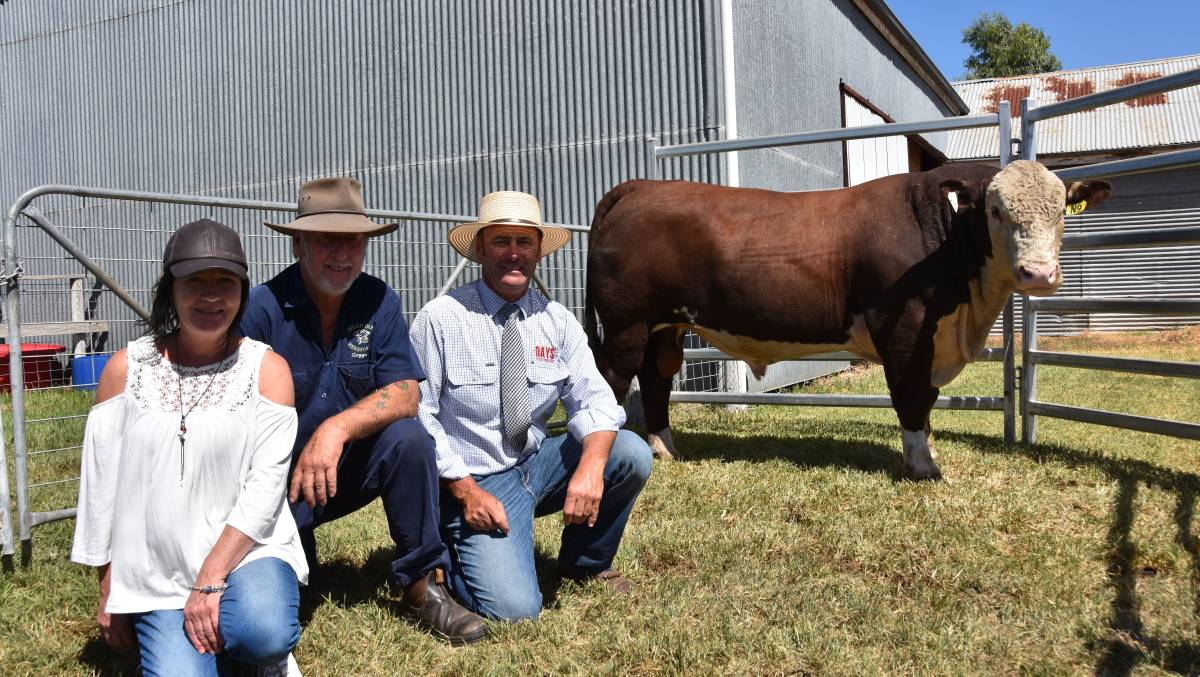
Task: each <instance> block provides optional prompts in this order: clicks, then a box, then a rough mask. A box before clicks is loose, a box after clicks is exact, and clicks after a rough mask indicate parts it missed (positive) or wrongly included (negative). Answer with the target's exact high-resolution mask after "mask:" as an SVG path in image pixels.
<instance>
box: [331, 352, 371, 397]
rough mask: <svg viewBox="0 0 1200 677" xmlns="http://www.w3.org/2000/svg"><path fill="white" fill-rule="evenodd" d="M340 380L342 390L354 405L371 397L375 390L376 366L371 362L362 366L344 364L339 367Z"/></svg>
mask: <svg viewBox="0 0 1200 677" xmlns="http://www.w3.org/2000/svg"><path fill="white" fill-rule="evenodd" d="M338 378H339V379H341V382H342V390H343V392H345V393H346V398H347V400H349V401H348V402H347V405H350V404H353V403H355V402H357V401H359V400H361V399H362V398H364V397H366V396H367V395H370V394H371V392H373V391H374V390H375V389H376V388H375V365H374V364H372V363H369V362H365V363H360V364H343V365H339V366H338Z"/></svg>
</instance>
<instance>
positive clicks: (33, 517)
mask: <svg viewBox="0 0 1200 677" xmlns="http://www.w3.org/2000/svg"><path fill="white" fill-rule="evenodd" d="M75 510H76V509H75V508H63V509H62V510H50V511H47V512H34V513H30V514H29V526H31V527H36V526H41V525H43V524H46V523H48V522H57V521H59V520H65V519H71V518H72V517H74V516H75Z"/></svg>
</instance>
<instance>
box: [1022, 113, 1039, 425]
mask: <svg viewBox="0 0 1200 677" xmlns="http://www.w3.org/2000/svg"><path fill="white" fill-rule="evenodd" d="M1032 108H1033V105H1032V102H1031V101H1030V99H1029V97H1025V98H1024V99H1021V153H1020V158H1021V159H1022V160H1036V159H1037V147H1036V145H1035V144H1036V140H1037V136H1036V134H1035V130H1036V124H1037V123H1036V122H1035V121H1033V120H1030V119H1029V112H1030V110H1032ZM1032 350H1037V312H1036V311H1033V310H1030V308H1029V296H1028V295H1025V294H1022V295H1021V370H1022V373H1021V441H1022V442H1024V443H1025V444H1033V443H1034V442H1036V441H1037V418H1036V417H1035V416H1034V415H1033V413H1032V412H1030V411H1029V402H1030V400H1032V399H1034V398H1035V397H1037V365H1035V364H1034V363H1033V360H1031V359H1030V356H1029V353H1030V351H1032Z"/></svg>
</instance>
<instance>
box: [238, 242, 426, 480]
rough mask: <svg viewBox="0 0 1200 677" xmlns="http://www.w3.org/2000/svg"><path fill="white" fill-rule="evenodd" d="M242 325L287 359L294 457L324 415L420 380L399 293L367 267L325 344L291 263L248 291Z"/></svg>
mask: <svg viewBox="0 0 1200 677" xmlns="http://www.w3.org/2000/svg"><path fill="white" fill-rule="evenodd" d="M241 329H242V333H243V334H245V335H246V336H248V337H250V338H252V339H257V340H259V341H262V342H264V343H267V344H269V345H270V346H271V348H272V349H273V350H274V351H275V352H276V353H278V354H279V355H281V356H283V358H284V359H285V360H287V362H288V365H290V366H291V370H292V384H293V386H294V387H295V389H296V412H297V414H298V415H299V419H300V420H299V426H298V429H297V434H296V445H295V447H294V448H293V450H292V455H293V457H294V456H295V455H296V454H297V453H299V451H300V450H301V449H303V448H304V445H305V444H307V443H308V439H309V438H310V437H311V436H312V434H313V431H315V430H316V429H317V426H319V425H321V423H323V422H324V421H325V419H327V418H329V417H330V416H333V415H335V414H338V413H340V412H341V411H342V410H344V409H346V408H347V407H349V406H350V405H352V404H354V403H355V402H357V401H358V400H360V399H362V398H363V397H365V396H366V395H368V394H370V393H371V392H374V391H375V390H378V389H379V388H382V387H383V386H385V385H388V384H390V383H395V382H397V381H405V380H410V379H411V380H415V381H422V380H424V379H425V372H423V371H422V370H421V365H420V363H419V362H417V359H416V357H415V356H414V354H413V349H412V344H411V343H410V342H409V338H408V324H407V323H406V322H405V321H404V314H403V312H402V308H401V304H400V298H399V297H398V296H397V295H396V294H395V293H394V292H393V291H392V290H391V289H390V288H389V287H388V286H387V284H386V283H384V281H383V280H380V279H379V278H377V277H372V276H370V275H367V274H365V273H364V274H362V275H359V277H358V279H357V280H355V281H354V284H353V285H351V287H350V289H349V291H348V292H347V293H346V298H345V301H343V303H342V308H341V310H340V311H338V317H337V321H336V322H335V323H334V327H333V343H332V344H331V347H330V349H329V350H328V351H326V350H325V347H324V346H323V345H322V344H321V317H320V314H319V313H318V311H317V306H316V304H315V303H313V301H312V298H311V297H309V295H308V290H307V289H305V288H304V283H303V281H301V279H300V267H299V265H297V264H293V265H291V266H289V267H288V268H287V269H286V270H284V271H283V272H282V273H280V274H278V275H276V276H275V277H273V278H271V280H270V281H268V282H266V283H265V284H261V285H258V286H257V287H255V288H253V289H251V290H250V299H249V300H248V301H247V302H246V313H245V315H244V316H243V317H242V324H241Z"/></svg>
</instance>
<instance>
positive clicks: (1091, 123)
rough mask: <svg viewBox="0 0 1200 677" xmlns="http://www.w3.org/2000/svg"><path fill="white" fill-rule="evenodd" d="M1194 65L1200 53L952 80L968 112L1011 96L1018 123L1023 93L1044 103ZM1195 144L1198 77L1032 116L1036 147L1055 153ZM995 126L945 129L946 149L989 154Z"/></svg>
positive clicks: (962, 155) (988, 109)
mask: <svg viewBox="0 0 1200 677" xmlns="http://www.w3.org/2000/svg"><path fill="white" fill-rule="evenodd" d="M1195 68H1200V54H1195V55H1191V56H1180V57H1173V58H1169V59H1156V60H1153V61H1138V62H1135V63H1126V64H1117V65H1113V66H1097V67H1094V68H1077V69H1074V70H1065V71H1055V72H1052V73H1039V74H1037V75H1024V76H1018V77H1011V78H989V79H984V80H966V81H962V82H956V83H954V88H955V89H956V90H957V91H958V93H959V94H960V95H961V96H962V98H963V100H964V101H965V102H966V103H967V105H968V106H970V107H971V113H972V114H981V113H995V112H996V111H997V109H998V106H999V104H1000V102H1001V101H1006V100H1007V101H1009V102H1010V103H1011V104H1012V114H1013V130H1014V133H1015V130H1018V129H1020V124H1021V121H1020V112H1021V99H1023V98H1025V97H1029V99H1030V100H1031V104H1034V103H1036V104H1037V105H1040V106H1044V105H1047V104H1051V103H1055V102H1058V101H1065V100H1067V99H1073V98H1076V97H1079V96H1084V95H1087V94H1092V93H1095V92H1103V91H1107V90H1110V89H1115V88H1117V87H1122V86H1125V85H1131V84H1134V83H1137V82H1142V81H1144V80H1150V79H1152V78H1157V77H1160V76H1163V75H1173V74H1175V73H1180V72H1183V71H1187V70H1192V69H1195ZM1195 144H1200V85H1198V86H1192V87H1186V88H1184V89H1177V90H1175V91H1172V92H1163V93H1160V94H1153V95H1149V96H1143V97H1140V98H1137V99H1133V100H1130V101H1124V102H1122V103H1117V104H1113V105H1110V106H1104V107H1102V108H1094V109H1092V110H1089V111H1083V112H1080V113H1073V114H1071V115H1065V116H1063V117H1059V118H1053V119H1050V120H1044V121H1041V122H1039V123H1037V154H1038V157H1039V158H1043V157H1045V156H1061V157H1060V160H1062V161H1064V162H1065V161H1068V160H1070V158H1071V156H1081V158H1082V157H1090V158H1092V159H1095V158H1096V156H1098V155H1117V156H1120V155H1135V154H1137V153H1138V151H1139V150H1141V149H1147V148H1162V147H1171V146H1188V145H1195ZM997 151H998V144H997V137H996V128H995V127H985V128H979V129H964V130H958V131H954V132H951V133H950V139H949V144H948V145H947V150H946V155H947V157H949V158H951V159H956V160H965V159H976V158H994V157H996V153H997Z"/></svg>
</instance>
